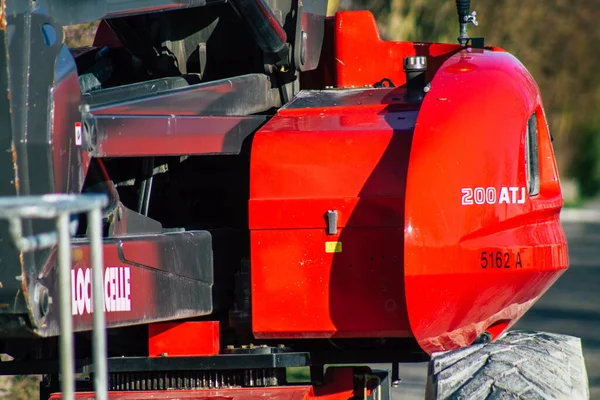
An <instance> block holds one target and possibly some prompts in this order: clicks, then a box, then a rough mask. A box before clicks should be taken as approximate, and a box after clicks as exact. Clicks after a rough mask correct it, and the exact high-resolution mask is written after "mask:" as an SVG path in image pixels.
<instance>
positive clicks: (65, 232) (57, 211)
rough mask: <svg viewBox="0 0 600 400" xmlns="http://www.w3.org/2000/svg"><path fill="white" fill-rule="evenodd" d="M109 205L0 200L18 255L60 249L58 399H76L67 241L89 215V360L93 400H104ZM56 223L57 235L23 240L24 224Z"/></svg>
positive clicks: (57, 199)
mask: <svg viewBox="0 0 600 400" xmlns="http://www.w3.org/2000/svg"><path fill="white" fill-rule="evenodd" d="M107 203H108V199H107V197H106V196H105V195H97V194H85V195H83V194H82V195H72V194H49V195H43V196H16V197H2V198H0V219H4V220H7V221H8V223H9V233H10V240H11V242H12V244H13V245H14V246H15V247H16V249H17V250H18V251H20V252H30V251H34V250H38V249H43V248H49V247H54V246H57V247H58V282H59V302H60V311H59V312H60V320H59V321H60V347H59V350H60V372H61V391H62V398H63V399H65V400H71V399H73V398H74V396H75V371H74V345H73V320H72V314H71V300H70V288H71V282H70V280H71V236H72V235H73V234H74V231H75V229H76V226H77V225H76V222H71V221H70V219H71V216H73V215H77V214H83V213H87V217H88V238H89V240H90V261H91V267H92V292H93V300H92V301H93V304H94V310H96V311H95V312H94V314H93V323H94V325H93V356H94V370H95V374H94V386H95V390H96V398H97V399H99V400H105V399H107V386H108V380H107V368H106V365H107V362H106V329H105V328H106V327H105V320H104V312H98V311H97V310H103V307H102V301H103V299H102V293H103V290H102V289H103V288H102V268H103V264H104V261H103V254H102V208H103V207H104V206H105V205H106V204H107ZM31 219H45V220H55V222H56V232H49V233H41V234H38V235H31V236H24V235H23V220H31Z"/></svg>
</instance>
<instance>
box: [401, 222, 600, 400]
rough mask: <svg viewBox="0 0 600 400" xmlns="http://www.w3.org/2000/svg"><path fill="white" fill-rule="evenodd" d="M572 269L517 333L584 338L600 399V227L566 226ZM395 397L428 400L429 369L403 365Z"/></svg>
mask: <svg viewBox="0 0 600 400" xmlns="http://www.w3.org/2000/svg"><path fill="white" fill-rule="evenodd" d="M563 227H564V230H565V233H566V234H567V240H568V243H569V260H570V267H569V269H568V270H567V271H566V272H565V273H564V274H563V275H562V276H561V278H560V279H559V280H558V281H557V282H556V283H555V284H554V285H553V286H552V287H551V288H550V289H549V290H548V291H547V292H546V294H544V296H543V297H542V298H541V299H540V300H539V301H538V302H537V303H536V304H535V305H534V306H533V307H532V308H531V309H530V310H529V311H528V312H527V313H526V314H525V316H524V317H523V318H522V319H521V320H520V321H519V322H518V323H517V324H515V326H514V327H513V329H524V330H537V331H546V332H555V333H564V334H567V335H573V336H576V337H579V338H581V340H582V344H583V354H584V357H585V360H586V367H587V372H588V379H589V384H590V398H591V399H600V223H599V222H594V223H589V222H568V221H563ZM400 377H401V379H402V382H401V383H400V387H398V388H397V389H394V390H393V393H392V398H393V399H394V400H396V399H423V398H424V394H425V382H426V378H427V364H401V366H400Z"/></svg>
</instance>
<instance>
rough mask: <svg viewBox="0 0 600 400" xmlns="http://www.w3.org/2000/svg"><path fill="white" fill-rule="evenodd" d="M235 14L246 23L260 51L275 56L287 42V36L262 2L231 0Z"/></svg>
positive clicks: (257, 0) (271, 12)
mask: <svg viewBox="0 0 600 400" xmlns="http://www.w3.org/2000/svg"><path fill="white" fill-rule="evenodd" d="M231 2H232V3H233V6H234V8H235V9H236V11H237V13H238V14H239V15H240V16H241V17H242V18H243V19H244V20H245V21H246V22H247V23H248V25H249V26H250V30H251V31H252V35H253V36H254V39H255V40H256V42H257V43H258V45H259V47H260V48H261V50H262V51H264V52H265V53H268V54H277V53H279V52H280V51H282V50H283V49H284V47H285V44H286V42H287V35H286V33H285V31H284V30H283V28H282V27H281V24H280V23H279V21H277V18H276V17H275V14H273V11H272V10H271V8H270V7H269V5H268V4H267V3H266V2H265V1H264V0H231Z"/></svg>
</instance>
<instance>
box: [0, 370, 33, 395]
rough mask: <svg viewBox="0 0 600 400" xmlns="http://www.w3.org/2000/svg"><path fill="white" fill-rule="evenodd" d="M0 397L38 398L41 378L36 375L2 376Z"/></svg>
mask: <svg viewBox="0 0 600 400" xmlns="http://www.w3.org/2000/svg"><path fill="white" fill-rule="evenodd" d="M3 379H4V381H3V382H2V389H0V398H2V399H10V400H30V399H38V398H39V396H40V381H41V378H40V377H39V376H37V375H31V376H21V375H17V376H14V377H5V378H3Z"/></svg>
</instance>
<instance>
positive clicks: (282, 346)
mask: <svg viewBox="0 0 600 400" xmlns="http://www.w3.org/2000/svg"><path fill="white" fill-rule="evenodd" d="M277 347H279V348H280V349H285V344H278V345H277Z"/></svg>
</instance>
